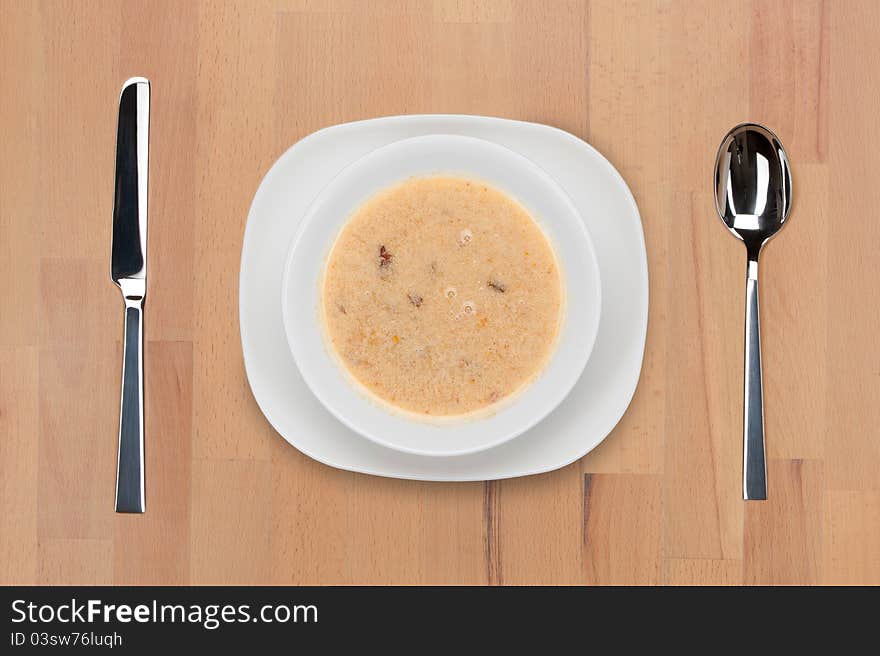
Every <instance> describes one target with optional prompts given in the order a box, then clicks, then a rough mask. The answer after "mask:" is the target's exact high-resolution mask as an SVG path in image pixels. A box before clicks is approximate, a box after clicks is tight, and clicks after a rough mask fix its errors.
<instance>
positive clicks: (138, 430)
mask: <svg viewBox="0 0 880 656" xmlns="http://www.w3.org/2000/svg"><path fill="white" fill-rule="evenodd" d="M143 303H144V302H143V299H137V300H131V299H126V301H125V346H124V355H123V358H122V402H121V408H120V411H119V460H118V461H117V466H116V512H118V513H142V512H144V506H145V504H144V501H145V500H144V305H143Z"/></svg>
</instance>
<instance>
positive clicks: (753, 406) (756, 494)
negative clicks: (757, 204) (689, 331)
mask: <svg viewBox="0 0 880 656" xmlns="http://www.w3.org/2000/svg"><path fill="white" fill-rule="evenodd" d="M744 381H745V383H744V393H743V401H744V408H743V499H766V498H767V465H766V461H765V456H764V386H763V384H762V382H761V319H760V316H759V314H758V259H757V258H755V259H751V258H749V262H748V269H747V273H746V338H745V376H744Z"/></svg>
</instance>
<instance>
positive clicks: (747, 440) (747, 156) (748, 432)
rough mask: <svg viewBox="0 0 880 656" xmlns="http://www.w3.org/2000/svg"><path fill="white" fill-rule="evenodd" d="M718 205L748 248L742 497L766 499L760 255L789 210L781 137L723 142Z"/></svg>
mask: <svg viewBox="0 0 880 656" xmlns="http://www.w3.org/2000/svg"><path fill="white" fill-rule="evenodd" d="M715 207H716V209H717V210H718V215H719V216H720V217H721V220H722V221H724V225H726V226H727V229H728V230H730V232H732V233H733V234H734V235H735V236H737V237H738V238H739V239H741V240H742V242H743V243H744V244H745V245H746V254H747V255H748V266H747V269H746V335H745V383H744V394H743V402H744V408H743V499H766V498H767V465H766V460H765V455H764V399H763V385H762V383H761V330H760V317H759V316H758V256H759V255H760V253H761V249H762V248H763V247H764V244H766V243H767V241H768V240H769V239H770V238H771V237H772V236H773V235H775V234H776V233H777V232H779V230H781V229H782V226H783V225H784V224H785V221H786V219H787V218H788V214H789V212H790V211H791V171H790V169H789V166H788V157H786V155H785V150H784V149H783V147H782V144H781V143H780V142H779V139H778V138H777V137H776V135H775V134H773V133H772V132H771V131H770V130H768V129H767V128H765V127H764V126H763V125H757V124H755V123H743V124H741V125H737V126H736V127H735V128H733V129H732V130H731V131H730V132H728V133H727V135H726V136H725V137H724V139H723V140H722V141H721V146H720V147H719V148H718V157H717V159H716V160H715Z"/></svg>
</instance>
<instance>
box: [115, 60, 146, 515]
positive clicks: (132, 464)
mask: <svg viewBox="0 0 880 656" xmlns="http://www.w3.org/2000/svg"><path fill="white" fill-rule="evenodd" d="M149 141H150V82H149V81H148V80H147V79H146V78H142V77H135V78H131V79H129V80H127V81H126V82H125V83H124V84H123V85H122V92H121V93H120V95H119V121H118V125H117V132H116V185H115V190H114V200H113V242H112V246H111V255H110V277H111V278H112V280H113V282H115V283H116V284H117V285H118V286H119V288H120V290H121V291H122V299H123V302H124V305H125V328H124V339H123V343H124V347H123V359H122V394H121V399H120V411H119V455H118V460H117V466H116V512H120V513H142V512H144V510H145V507H146V504H145V489H144V488H145V485H144V367H143V360H144V357H143V333H144V330H143V328H144V300H145V298H146V293H147V196H148V176H147V170H148V165H149Z"/></svg>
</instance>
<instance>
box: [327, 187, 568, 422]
mask: <svg viewBox="0 0 880 656" xmlns="http://www.w3.org/2000/svg"><path fill="white" fill-rule="evenodd" d="M562 295H563V290H562V281H561V276H560V271H559V267H558V264H557V262H556V258H555V256H554V253H553V250H552V248H551V246H550V244H549V242H548V241H547V238H546V236H545V235H544V233H543V232H542V231H541V229H540V228H539V227H538V224H537V223H536V222H535V220H534V219H533V218H532V217H531V216H529V214H528V212H527V211H526V210H525V209H524V208H523V207H522V206H521V205H519V204H518V203H517V202H516V201H514V200H513V199H511V198H509V197H508V196H506V195H505V194H504V193H502V192H500V191H498V190H496V189H493V188H492V187H490V186H488V185H485V184H482V183H479V182H476V181H470V180H465V179H460V178H453V177H445V176H444V177H428V178H414V179H410V180H407V181H406V182H403V183H401V184H399V185H397V186H395V187H392V188H390V189H387V190H385V191H383V192H381V193H379V194H378V195H377V196H375V197H373V198H372V199H370V200H369V201H367V202H366V203H365V204H364V205H363V206H361V207H360V208H359V209H358V210H357V211H356V212H355V213H354V214H353V215H352V217H351V218H350V219H349V221H348V223H347V224H346V225H345V227H344V228H343V230H342V232H341V233H340V235H339V237H338V238H337V241H336V243H335V244H334V246H333V249H332V251H331V253H330V257H329V260H328V262H327V268H326V272H325V276H324V285H323V314H324V321H325V328H326V331H327V336H328V339H329V341H330V343H331V344H332V347H333V349H334V350H335V351H336V353H337V355H338V356H339V358H340V360H341V361H342V362H343V363H344V365H345V367H346V368H347V369H348V371H349V372H350V373H351V375H352V376H353V377H354V378H355V379H356V380H357V381H358V382H360V383H361V384H362V385H363V386H364V387H366V388H367V389H368V390H369V391H371V392H372V393H373V394H375V395H376V396H378V397H379V398H380V399H382V400H384V401H386V402H387V403H390V404H392V405H394V406H396V407H398V408H402V409H404V410H408V411H411V412H415V413H419V414H424V415H431V416H449V415H460V414H466V413H470V412H474V411H477V410H481V409H483V408H486V407H488V406H491V405H493V404H495V403H497V402H499V401H501V400H503V399H504V398H505V397H509V396H510V395H512V394H514V393H515V392H517V391H518V390H520V389H521V388H522V387H523V386H525V385H526V384H528V383H529V382H531V381H532V380H533V379H534V378H535V377H536V376H537V375H538V374H539V373H540V371H541V369H542V368H543V367H544V365H545V364H546V362H547V360H548V359H549V356H550V354H551V352H552V350H553V348H554V346H555V342H556V337H557V333H558V331H559V324H560V321H561V308H562Z"/></svg>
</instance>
